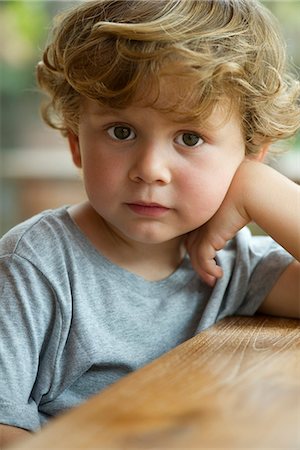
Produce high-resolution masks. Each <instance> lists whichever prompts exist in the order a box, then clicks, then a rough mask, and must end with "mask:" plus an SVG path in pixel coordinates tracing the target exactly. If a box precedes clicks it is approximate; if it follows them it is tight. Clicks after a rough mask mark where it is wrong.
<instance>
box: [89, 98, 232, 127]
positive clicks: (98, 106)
mask: <svg viewBox="0 0 300 450" xmlns="http://www.w3.org/2000/svg"><path fill="white" fill-rule="evenodd" d="M166 94H169V91H168V90H167V92H163V93H161V94H160V95H161V96H160V98H159V99H158V100H157V102H155V103H154V104H153V103H151V102H150V99H147V98H141V97H140V96H138V97H136V99H134V100H133V101H132V102H130V103H129V104H128V105H127V106H125V107H122V108H120V107H113V106H110V105H107V104H103V103H100V102H98V101H97V100H92V99H89V98H83V103H82V106H83V114H82V117H83V118H84V117H87V116H88V115H92V116H95V117H97V116H98V117H101V118H102V117H104V116H114V117H116V118H118V117H119V118H120V120H121V119H122V117H124V113H125V114H126V115H128V114H129V115H131V114H132V117H134V116H136V115H138V114H139V112H140V110H141V108H142V109H143V108H145V109H148V108H151V109H154V110H157V111H159V112H161V113H162V114H164V115H165V116H166V117H167V118H168V120H170V121H171V122H174V123H180V124H189V125H191V126H193V125H194V126H196V127H200V128H202V127H205V128H211V129H215V128H218V127H222V126H223V125H224V124H225V123H226V122H228V121H229V120H230V119H231V120H233V121H234V122H235V123H236V124H240V118H239V116H238V114H237V112H236V111H235V110H231V109H230V107H229V101H228V100H227V99H223V100H220V101H219V102H218V103H217V104H216V105H215V106H214V108H213V110H212V112H211V114H210V115H209V116H208V117H207V118H205V120H202V119H201V117H197V118H191V116H190V115H189V113H188V111H187V113H186V114H184V111H181V112H180V113H178V112H177V111H176V110H171V111H169V110H168V111H164V110H163V108H164V107H166V104H165V103H164V102H163V100H164V99H165V97H166ZM151 100H152V99H151ZM166 100H167V101H168V99H166ZM162 102H163V103H162ZM146 114H147V112H146Z"/></svg>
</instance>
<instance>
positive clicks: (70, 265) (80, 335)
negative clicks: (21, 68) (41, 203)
mask: <svg viewBox="0 0 300 450" xmlns="http://www.w3.org/2000/svg"><path fill="white" fill-rule="evenodd" d="M37 73H38V81H39V84H40V86H41V87H42V88H43V89H44V90H45V91H46V92H47V93H48V94H49V96H50V101H49V104H48V105H47V106H46V107H45V109H44V118H45V120H46V121H47V123H49V124H50V125H51V126H52V127H54V128H57V129H60V130H61V131H62V132H63V133H64V135H65V136H66V137H67V138H68V141H69V144H70V149H71V153H72V157H73V161H74V163H75V165H76V166H77V167H79V168H80V169H81V170H82V175H83V180H84V183H85V188H86V192H87V198H88V200H87V201H86V202H85V203H83V204H80V205H75V206H68V207H62V208H60V209H57V210H54V211H45V212H43V213H41V214H39V215H37V216H36V217H33V218H31V219H30V220H28V221H26V222H24V223H22V224H20V225H18V226H17V227H15V228H14V229H12V230H11V231H10V232H9V233H8V234H7V235H6V236H4V237H3V239H2V241H1V247H0V248H1V272H0V286H1V314H0V342H1V351H0V367H1V376H0V422H1V423H2V424H3V425H2V433H3V436H6V437H7V438H6V439H7V440H12V439H13V433H16V432H17V430H18V429H23V430H36V429H38V428H39V427H40V426H41V425H43V424H44V423H45V422H46V421H47V420H48V419H49V418H51V417H53V416H56V415H57V414H59V413H61V412H62V411H64V410H66V409H68V408H71V407H73V406H75V405H77V404H79V403H80V402H82V401H84V400H85V399H87V398H88V397H89V396H91V395H93V394H95V393H96V392H99V391H100V390H101V389H104V388H105V387H106V386H108V385H109V384H111V383H114V382H116V381H117V380H118V379H119V378H120V377H122V376H124V375H126V374H129V373H130V372H132V371H134V370H136V369H137V368H139V367H141V366H143V365H145V364H147V363H149V362H150V361H152V360H153V359H154V358H157V357H159V356H160V355H161V354H163V353H164V352H167V351H168V350H170V349H171V348H173V347H175V346H177V345H178V344H180V343H182V342H183V341H185V340H186V339H189V338H191V337H192V336H194V335H195V334H196V333H199V332H201V330H203V329H205V328H207V327H209V326H211V325H213V324H214V323H216V321H218V320H220V319H222V318H224V317H226V316H229V315H234V314H239V315H253V314H255V313H256V312H257V311H260V312H262V313H266V314H273V315H280V316H285V317H299V315H300V314H299V297H298V294H299V283H298V281H299V263H298V262H297V261H296V259H299V256H300V245H299V228H298V217H297V213H298V212H299V211H298V207H299V187H298V186H297V185H296V184H294V183H293V182H292V181H290V180H288V179H287V178H285V177H284V176H282V175H280V174H279V173H277V172H275V171H274V170H273V169H271V168H270V167H268V166H267V165H265V164H264V163H263V159H264V157H265V154H266V153H267V151H268V150H269V147H270V145H271V144H272V143H273V142H274V141H276V140H278V139H282V138H287V137H290V136H292V135H293V134H294V133H295V132H296V131H297V129H298V128H299V124H300V119H299V112H300V110H299V104H298V103H297V101H298V100H299V84H298V83H297V82H296V81H294V80H293V79H292V78H291V77H290V76H289V75H287V74H286V72H285V63H284V45H283V43H282V41H281V39H280V37H279V34H278V31H277V27H276V25H275V24H274V21H273V19H272V18H271V17H270V15H269V13H268V12H267V11H266V10H265V9H264V8H263V7H262V6H261V5H260V4H259V3H257V2H256V1H251V0H250V1H249V0H222V1H221V0H207V1H198V0H196V1H193V0H178V1H177V0H176V1H174V0H166V1H165V0H149V1H143V0H142V1H140V0H134V1H131V0H121V1H119V0H97V1H91V2H85V3H83V4H82V5H81V6H79V7H77V8H76V9H74V10H70V11H69V12H67V13H65V14H64V16H63V17H62V18H61V19H60V20H59V21H58V22H57V24H56V29H55V31H54V35H53V39H52V41H51V43H50V44H49V46H48V48H47V49H46V51H45V53H44V56H43V61H42V62H41V63H40V64H39V65H38V68H37ZM251 220H253V221H255V222H256V223H257V224H258V225H260V226H261V227H262V228H263V229H264V230H265V231H266V232H267V233H268V234H269V235H270V236H271V237H272V238H273V239H274V240H273V239H272V238H271V237H252V236H251V235H250V232H249V231H248V229H247V228H244V226H245V225H246V224H247V223H248V222H250V221H251ZM275 241H276V242H275ZM192 265H193V267H194V268H193V267H192ZM23 432H25V431H23ZM19 433H21V431H20V430H19ZM3 440H4V438H3Z"/></svg>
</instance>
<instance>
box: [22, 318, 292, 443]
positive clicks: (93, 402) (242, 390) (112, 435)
mask: <svg viewBox="0 0 300 450" xmlns="http://www.w3.org/2000/svg"><path fill="white" fill-rule="evenodd" d="M299 324H300V322H299V321H297V320H287V319H275V318H270V317H263V316H258V317H254V318H240V317H235V318H230V319H225V320H223V321H221V322H220V323H219V324H217V325H215V326H214V327H212V328H210V329H209V330H207V331H205V332H203V333H200V334H199V335H197V336H196V337H195V338H193V339H191V340H189V341H187V342H185V343H184V344H182V345H180V346H179V347H177V348H176V349H174V350H172V351H171V352H169V353H167V354H166V355H164V356H163V357H161V358H159V359H157V360H156V361H154V362H153V363H152V364H149V365H148V366H146V367H144V368H143V369H140V370H139V371H137V372H135V373H133V374H132V375H129V376H128V377H126V378H123V379H122V380H121V381H119V382H118V383H116V384H115V385H114V386H111V387H110V388H108V389H107V390H105V391H104V392H102V393H100V394H99V395H98V396H96V397H94V398H92V399H90V400H89V401H88V402H86V403H85V404H83V405H81V406H80V407H79V408H76V409H74V410H72V411H71V412H69V413H67V414H66V415H64V416H62V417H60V418H58V419H55V420H54V421H53V422H52V423H51V424H49V425H47V426H46V427H45V428H44V429H43V430H42V431H41V432H40V433H37V434H36V435H35V436H34V437H33V438H29V439H28V440H26V441H25V442H24V444H22V445H19V446H17V447H14V448H16V449H20V450H21V449H24V450H25V449H27V450H29V449H30V450H33V449H40V450H42V449H43V450H44V449H122V450H123V449H124V450H125V449H159V450H162V449H167V448H168V449H170V448H174V449H184V450H186V449H202V448H222V449H225V448H230V449H245V448H248V449H249V448H251V449H269V448H282V449H283V448H284V449H299V448H300V327H299Z"/></svg>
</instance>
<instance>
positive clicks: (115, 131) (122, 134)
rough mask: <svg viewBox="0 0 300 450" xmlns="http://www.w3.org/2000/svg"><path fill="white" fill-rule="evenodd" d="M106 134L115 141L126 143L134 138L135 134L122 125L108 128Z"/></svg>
mask: <svg viewBox="0 0 300 450" xmlns="http://www.w3.org/2000/svg"><path fill="white" fill-rule="evenodd" d="M107 133H108V134H109V136H110V137H111V138H112V139H115V140H116V141H128V140H131V139H134V138H135V133H134V131H133V130H132V129H131V128H130V127H126V126H123V125H116V126H113V127H109V128H108V129H107Z"/></svg>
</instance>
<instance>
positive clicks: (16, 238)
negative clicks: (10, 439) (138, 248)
mask: <svg viewBox="0 0 300 450" xmlns="http://www.w3.org/2000/svg"><path fill="white" fill-rule="evenodd" d="M217 259H218V263H219V264H220V265H221V266H222V267H223V270H224V276H223V278H222V279H220V280H219V281H218V282H217V284H216V286H215V287H214V288H210V287H208V286H206V285H205V284H203V283H202V281H201V280H200V279H199V277H198V276H197V274H196V273H195V272H194V271H193V269H192V267H191V265H190V262H189V259H188V257H186V258H185V259H184V260H183V262H182V264H181V266H180V267H179V268H178V269H177V270H176V272H174V273H173V274H172V275H170V276H169V277H168V278H166V279H164V280H162V281H146V280H144V279H143V278H142V277H140V276H137V275H135V274H133V273H130V272H128V271H126V270H124V269H122V268H120V267H118V266H116V265H115V264H113V263H111V262H110V261H109V260H107V259H106V258H105V257H103V256H102V255H101V254H100V253H99V252H98V251H97V250H96V249H95V248H94V247H93V246H92V244H91V243H90V242H89V240H88V239H87V238H86V237H85V235H84V234H83V233H82V232H81V231H80V230H79V228H78V227H77V226H76V225H75V224H74V222H73V221H72V219H71V218H70V216H69V214H68V212H67V208H65V207H64V208H60V209H57V210H54V211H45V212H43V213H41V214H39V215H37V216H35V217H33V218H31V219H30V220H28V221H26V222H24V223H22V224H20V225H18V226H17V227H15V228H13V229H12V230H11V231H10V232H9V233H7V234H6V235H5V236H4V237H3V238H2V240H1V241H0V423H5V424H9V425H15V426H18V427H21V428H25V429H28V430H35V429H37V428H39V427H40V426H41V425H43V424H44V423H45V422H46V421H47V420H48V419H49V418H50V417H52V416H55V415H57V414H58V413H60V412H62V411H64V410H65V409H67V408H70V407H73V406H75V405H77V404H79V403H80V402H82V401H84V400H85V399H87V398H88V397H89V396H91V395H92V394H95V393H97V392H99V391H100V390H101V389H103V388H105V387H106V386H108V385H110V384H111V383H114V382H115V381H117V380H118V379H119V378H120V377H123V376H124V375H126V374H129V373H130V372H132V371H134V370H136V369H138V368H139V367H141V366H143V365H145V364H147V363H149V362H150V361H152V360H153V359H154V358H157V357H159V356H160V355H162V354H163V353H165V352H167V351H168V350H170V349H172V348H173V347H175V346H177V345H178V344H180V343H182V342H183V341H185V340H187V339H189V338H191V337H192V336H194V335H195V334H197V333H199V332H200V331H201V330H203V329H205V328H207V327H209V326H211V325H213V324H214V323H215V322H216V321H218V320H220V319H222V318H224V317H226V316H229V315H233V314H240V315H253V314H254V313H255V312H256V311H257V309H258V307H259V306H260V304H261V302H262V301H263V299H264V298H265V296H266V294H267V293H268V292H269V291H270V289H271V287H272V285H273V284H274V283H275V282H276V279H277V278H278V276H279V275H280V273H281V272H282V271H283V270H284V269H285V268H286V266H287V265H288V264H289V263H290V262H291V261H292V257H291V256H290V255H289V254H287V253H286V252H285V251H284V250H283V249H282V248H281V247H280V246H278V245H277V244H276V243H275V242H274V241H272V239H270V238H268V237H252V236H251V234H250V232H249V231H248V229H246V228H245V229H243V230H242V231H240V232H239V233H238V235H237V236H236V237H235V238H234V239H233V240H232V241H231V242H229V243H228V245H227V246H226V248H225V249H224V250H221V251H220V252H219V253H218V256H217Z"/></svg>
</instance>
